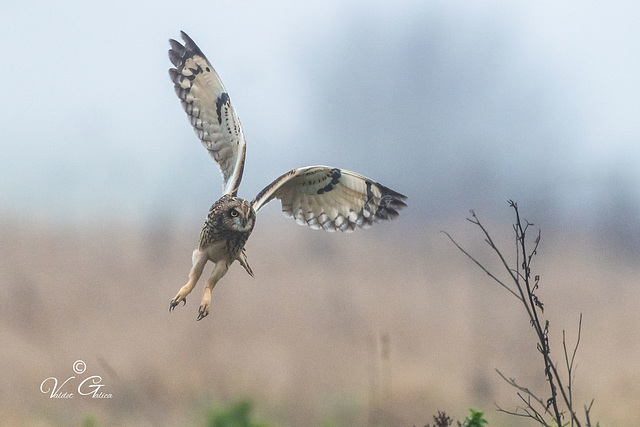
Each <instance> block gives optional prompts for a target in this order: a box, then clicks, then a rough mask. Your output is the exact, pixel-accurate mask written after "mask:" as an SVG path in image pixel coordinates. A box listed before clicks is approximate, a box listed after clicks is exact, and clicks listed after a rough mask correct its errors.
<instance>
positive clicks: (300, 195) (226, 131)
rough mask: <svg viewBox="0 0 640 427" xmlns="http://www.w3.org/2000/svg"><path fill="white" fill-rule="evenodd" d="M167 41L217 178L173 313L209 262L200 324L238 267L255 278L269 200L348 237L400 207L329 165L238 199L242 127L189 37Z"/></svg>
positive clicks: (398, 197)
mask: <svg viewBox="0 0 640 427" xmlns="http://www.w3.org/2000/svg"><path fill="white" fill-rule="evenodd" d="M181 35H182V38H183V39H184V41H185V43H184V45H182V44H181V43H180V42H177V41H176V40H173V39H171V40H169V43H170V44H171V49H170V50H169V59H170V60H171V62H172V63H173V65H174V66H175V68H171V69H169V76H170V77H171V81H173V83H174V85H175V91H176V94H177V95H178V98H180V101H181V103H182V107H183V108H184V111H186V113H187V116H188V117H189V121H190V122H191V125H192V126H193V129H194V131H195V133H196V134H197V135H198V138H200V141H201V142H202V145H204V147H205V148H206V149H207V151H208V152H209V155H210V156H211V157H212V158H213V160H215V162H216V163H217V164H218V167H219V168H220V172H221V173H222V188H223V190H222V192H223V195H222V197H221V198H220V199H219V200H218V201H217V202H215V203H214V204H213V206H211V209H210V210H209V214H208V215H207V219H206V221H205V223H204V226H203V227H202V231H201V232H200V241H199V243H198V248H197V249H196V250H195V251H193V256H192V261H193V266H192V268H191V271H190V273H189V281H188V282H187V284H186V285H184V286H183V287H182V288H180V290H179V291H178V294H177V295H176V296H175V298H173V299H172V300H171V302H170V304H169V312H171V311H172V310H173V309H174V308H175V307H176V306H177V305H178V304H179V303H180V302H182V303H183V304H186V301H187V300H186V298H187V295H189V293H190V292H191V291H192V290H193V288H194V286H195V285H196V283H197V282H198V279H199V278H200V276H201V275H202V271H203V269H204V266H205V264H206V263H207V261H211V262H213V263H214V264H215V266H214V268H213V271H212V273H211V276H210V277H209V278H208V279H207V284H206V286H205V289H204V294H203V296H202V303H201V304H200V308H199V310H198V319H197V320H201V319H203V318H205V317H206V316H207V315H208V314H209V305H210V304H211V291H212V290H213V288H214V286H215V285H216V283H218V281H219V280H220V279H221V278H222V277H223V276H224V275H225V273H226V272H227V270H228V269H229V266H231V264H233V262H234V261H238V262H239V263H240V265H242V267H244V269H245V270H246V271H247V273H249V275H251V276H253V271H252V270H251V267H250V266H249V263H248V261H247V256H246V254H245V250H244V245H245V243H246V242H247V239H248V238H249V236H250V235H251V232H252V231H253V227H254V226H255V222H256V213H257V212H258V211H259V210H260V208H262V207H263V206H264V205H265V204H267V203H268V202H270V201H271V200H273V199H279V200H280V201H281V203H282V212H283V213H284V215H285V216H287V217H290V218H294V219H295V221H296V222H297V223H298V224H301V225H308V226H309V227H311V228H312V229H315V230H320V229H323V230H327V231H335V230H340V231H344V232H351V231H353V230H355V228H356V227H360V228H368V227H369V226H371V225H372V224H373V223H374V222H377V221H380V220H387V219H393V218H395V217H397V216H398V210H399V209H401V208H403V207H404V206H406V204H405V203H404V201H403V200H405V199H406V196H404V195H402V194H400V193H398V192H396V191H393V190H391V189H389V188H387V187H385V186H383V185H381V184H380V183H377V182H375V181H373V180H371V179H369V178H367V177H365V176H362V175H360V174H357V173H355V172H351V171H348V170H345V169H340V168H334V167H329V166H307V167H303V168H297V169H292V170H290V171H289V172H287V173H285V174H284V175H282V176H280V177H279V178H277V179H276V180H275V181H273V182H272V183H271V184H269V185H267V186H266V187H265V188H264V189H263V190H262V191H260V192H259V193H258V195H257V196H256V197H254V198H253V200H251V201H247V200H244V199H241V198H239V197H237V194H238V187H239V186H240V181H241V180H242V172H243V170H244V161H245V156H246V150H247V146H246V142H245V138H244V134H243V132H242V126H241V125H240V121H239V120H238V117H237V115H236V112H235V110H234V108H233V106H232V104H231V100H230V99H229V95H228V94H227V91H226V89H225V88H224V85H223V84H222V81H221V80H220V77H218V74H217V73H216V71H215V70H214V69H213V67H212V66H211V63H210V62H209V61H208V60H207V58H206V57H205V56H204V54H203V53H202V51H201V50H200V49H199V48H198V46H196V44H195V43H194V42H193V40H191V38H190V37H189V36H188V35H187V34H185V33H184V32H181Z"/></svg>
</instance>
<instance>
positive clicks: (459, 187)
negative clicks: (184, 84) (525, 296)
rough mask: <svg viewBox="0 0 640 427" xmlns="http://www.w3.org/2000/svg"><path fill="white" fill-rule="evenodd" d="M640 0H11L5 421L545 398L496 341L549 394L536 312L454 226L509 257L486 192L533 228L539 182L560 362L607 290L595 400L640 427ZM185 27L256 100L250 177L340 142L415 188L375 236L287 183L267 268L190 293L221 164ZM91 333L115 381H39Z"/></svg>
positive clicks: (158, 420)
mask: <svg viewBox="0 0 640 427" xmlns="http://www.w3.org/2000/svg"><path fill="white" fill-rule="evenodd" d="M639 20H640V5H639V4H638V3H637V2H634V1H615V2H608V3H602V2H577V1H568V2H562V4H558V3H557V2H552V1H542V2H535V3H530V4H523V3H514V2H506V1H487V2H481V3H479V2H467V1H447V2H444V1H417V0H416V1H404V0H401V1H396V2H383V1H347V2H344V1H338V0H328V1H323V2H306V3H302V2H292V1H275V2H268V3H267V2H262V3H259V2H250V1H238V2H217V1H209V2H199V1H191V2H182V3H179V2H171V3H169V2H144V1H141V2H121V1H111V2H105V3H91V2H89V3H87V2H72V1H69V2H62V3H60V2H38V1H36V2H19V3H15V4H14V3H9V2H5V3H3V4H2V5H0V37H1V39H2V41H3V47H2V52H3V55H2V57H3V60H2V61H3V64H4V65H3V67H0V81H2V82H3V85H2V88H3V89H2V103H1V104H0V108H1V112H2V114H0V132H1V135H2V137H1V138H0V153H1V154H0V236H1V237H0V283H1V284H2V286H1V287H0V298H1V299H0V301H1V304H2V309H1V310H0V340H1V341H2V342H3V344H2V349H1V350H0V362H1V363H2V366H3V367H4V369H3V374H2V375H1V376H0V394H1V395H2V399H1V400H0V419H1V420H2V421H0V424H3V425H4V424H5V423H6V425H79V424H81V423H82V422H83V420H86V417H88V416H90V417H95V420H97V421H98V423H99V425H132V424H135V425H163V424H165V425H201V424H202V423H203V422H204V421H203V420H204V417H205V416H204V415H203V414H204V413H205V412H206V410H207V408H210V407H212V406H216V405H227V404H230V403H233V402H236V401H238V400H241V399H250V400H251V401H253V403H254V407H255V412H256V416H257V417H258V418H260V419H261V420H263V421H265V422H266V423H268V424H269V425H283V426H289V425H291V426H294V425H295V426H297V425H312V426H319V425H323V426H324V425H327V426H328V425H383V424H384V425H398V426H404V425H407V426H411V425H424V424H426V423H427V422H431V421H432V419H431V415H433V414H435V413H436V412H437V411H438V410H446V411H447V412H448V413H451V415H453V416H454V417H456V418H458V419H463V418H464V416H466V415H467V409H468V408H470V407H474V408H476V409H481V410H484V411H485V418H487V419H488V420H489V422H490V425H529V424H527V423H525V422H524V421H523V420H520V419H514V418H512V417H509V416H506V415H504V414H500V413H498V412H496V410H495V404H494V402H495V403H498V404H499V405H500V406H501V407H503V408H508V409H515V407H516V405H517V404H518V403H519V401H518V399H517V397H516V396H515V391H514V390H513V389H510V388H509V386H508V385H507V384H506V383H504V382H503V381H502V380H501V379H500V378H499V377H498V375H497V374H496V373H495V371H494V369H495V368H498V369H500V370H501V371H502V372H504V373H505V374H507V375H508V376H513V377H516V378H517V379H518V380H519V381H520V382H522V383H523V384H525V385H528V386H530V388H532V389H536V390H539V391H540V394H544V393H546V384H545V383H544V378H543V377H542V368H541V365H542V361H541V359H540V358H539V354H537V352H536V349H535V344H534V338H535V337H534V334H533V330H532V329H531V328H530V327H529V326H528V320H527V318H526V317H525V314H524V313H523V312H522V310H521V308H520V307H519V306H518V305H517V304H518V302H517V300H515V298H513V297H512V296H511V295H509V294H508V293H507V292H506V291H504V290H503V289H501V288H499V287H498V286H496V285H494V284H493V283H491V282H489V279H488V278H486V276H485V275H484V274H483V273H481V272H480V271H479V270H477V268H476V267H475V266H474V265H473V264H472V263H470V262H469V261H468V260H466V259H465V258H464V256H463V254H461V253H460V252H459V251H457V249H456V248H455V247H454V246H453V245H452V244H451V242H449V241H448V239H447V238H446V236H444V235H443V234H442V233H440V231H442V230H445V231H447V232H449V233H451V234H452V235H453V236H454V237H455V238H456V239H457V240H458V241H459V242H460V243H461V244H462V245H463V246H465V247H466V248H468V249H470V250H472V251H475V252H474V253H477V254H478V255H479V257H480V258H481V260H482V261H483V262H486V263H487V265H488V266H490V267H496V268H497V264H495V263H494V260H493V259H492V257H491V254H490V253H489V252H488V249H487V247H486V246H483V242H482V236H480V235H479V234H478V230H476V229H474V228H473V226H472V225H471V224H469V223H468V222H467V221H466V220H465V218H466V217H467V216H468V215H469V209H474V210H475V212H476V213H477V214H478V215H479V217H480V218H481V220H483V221H484V222H485V224H486V225H487V227H488V228H489V230H490V231H491V232H492V235H493V236H494V238H495V239H496V241H498V242H499V243H500V244H502V245H503V248H504V251H505V253H509V254H510V252H509V251H511V250H512V248H513V236H512V229H511V223H512V221H513V213H512V211H511V210H510V209H509V207H508V204H507V202H506V201H507V199H514V200H516V201H517V202H518V205H519V207H520V210H521V213H522V214H523V216H524V217H525V218H526V219H527V220H529V221H531V222H533V223H534V224H535V228H536V229H537V228H538V227H539V228H540V229H542V243H541V245H540V248H539V254H538V257H537V258H536V263H537V264H534V265H535V266H537V268H538V271H537V273H538V274H540V275H541V276H542V282H541V290H540V298H541V299H542V300H543V301H544V303H545V315H548V318H549V319H550V321H551V333H550V338H551V341H552V349H554V348H555V352H554V354H553V356H554V357H555V358H556V360H557V361H558V362H559V363H560V362H562V352H561V348H562V330H566V331H567V337H568V339H569V341H570V342H571V340H575V337H576V334H577V325H578V318H579V315H580V313H583V316H584V320H583V330H582V338H581V344H580V348H579V350H578V356H577V360H578V362H577V363H578V367H577V370H576V380H575V383H574V387H575V398H576V401H578V402H579V404H578V407H579V408H581V407H582V403H589V402H590V401H591V399H592V398H594V399H595V403H594V405H593V410H592V420H593V419H597V420H600V421H601V423H602V425H634V423H637V419H638V417H639V416H640V409H638V408H639V406H638V402H640V363H639V362H638V360H637V355H638V354H639V353H640V332H639V331H640V328H639V326H640V312H639V311H638V310H637V303H638V302H639V301H640V289H639V287H638V283H639V282H640V267H639V263H638V261H639V259H640V227H638V223H639V219H640V174H639V173H638V167H639V166H640V143H639V142H640V141H639V135H640V120H638V115H639V113H640V78H639V77H638V76H640V50H639V49H638V40H640V26H638V25H637V23H638V22H639ZM180 30H184V31H186V32H187V33H188V34H189V35H190V36H191V37H192V38H193V39H194V40H195V41H196V43H197V44H198V45H199V47H200V48H201V49H202V50H203V51H204V52H205V54H206V55H207V57H208V58H209V60H210V61H211V62H212V64H213V65H214V67H216V69H217V71H218V73H219V75H220V76H221V78H222V79H223V81H224V83H225V86H226V88H227V90H228V91H229V93H230V95H231V98H232V100H233V102H234V106H235V108H236V110H237V112H238V115H239V116H240V118H241V120H242V124H243V127H244V131H245V135H246V137H247V143H248V153H247V164H246V168H245V174H244V179H243V185H242V187H241V190H240V196H242V197H245V198H247V199H251V198H252V197H253V196H254V195H255V194H257V192H258V191H259V190H261V189H262V188H263V187H264V186H265V185H266V184H267V183H269V182H271V180H273V179H274V178H275V177H277V176H279V175H280V174H282V173H283V172H285V171H287V170H289V169H291V168H293V167H298V166H305V165H312V164H327V165H332V166H339V167H343V168H346V169H350V170H354V171H357V172H360V173H362V174H364V175H366V176H369V177H371V178H373V179H375V180H377V181H379V182H381V183H383V184H385V185H387V186H389V187H391V188H393V189H395V190H397V191H399V192H401V193H403V194H406V195H407V196H408V198H409V199H408V204H409V206H408V207H407V208H406V209H405V210H404V211H402V212H401V216H400V217H399V218H398V219H397V220H396V221H394V222H391V223H385V224H380V225H379V226H377V227H374V228H373V229H371V230H368V231H366V232H363V231H357V232H356V233H353V234H350V235H340V234H335V233H333V234H330V233H321V232H317V231H313V230H310V229H307V228H304V227H299V226H296V225H295V224H294V223H293V222H292V221H291V220H287V219H285V218H284V217H282V215H281V214H280V213H279V211H280V207H279V204H276V203H273V204H271V205H269V206H268V207H267V208H265V209H264V210H263V211H261V214H260V217H259V218H258V223H257V227H256V229H255V231H254V233H253V235H252V238H251V240H250V241H249V243H248V245H247V251H248V257H249V260H250V262H251V265H252V267H253V270H254V272H255V273H256V277H255V278H250V277H249V276H247V275H246V273H244V271H243V270H242V269H241V268H239V267H237V266H234V267H233V268H232V269H231V270H230V272H229V273H228V274H227V276H226V277H225V278H224V279H223V280H222V281H221V282H220V284H219V285H218V286H217V287H216V289H215V291H214V293H213V307H212V313H211V315H210V316H209V317H208V318H207V319H205V320H204V321H202V322H197V323H196V321H195V319H196V316H197V308H198V304H199V299H200V292H201V291H202V284H200V285H199V286H198V287H197V288H196V290H195V291H194V294H192V296H191V298H189V302H188V303H187V305H186V306H184V307H179V309H177V310H176V311H175V312H174V313H173V314H171V315H169V313H168V304H169V301H170V299H171V298H172V297H173V296H174V295H175V293H176V292H177V290H178V289H179V287H180V286H182V285H183V284H184V282H185V281H186V278H187V274H188V271H189V268H190V257H191V251H192V250H193V249H194V248H195V246H196V244H197V238H198V234H199V231H200V228H201V226H202V222H203V220H204V217H205V215H206V212H207V210H208V208H209V206H210V205H211V203H213V201H215V200H216V199H217V198H218V197H219V195H220V187H221V183H220V177H219V174H218V172H217V170H216V168H215V165H214V164H213V162H212V161H211V159H210V158H209V156H208V155H207V154H206V152H205V151H204V149H203V148H202V147H201V145H200V143H199V141H198V140H197V138H196V137H195V135H194V134H193V131H192V130H191V127H190V125H189V123H188V121H187V119H186V117H185V114H184V113H183V112H182V109H181V106H180V103H179V101H178V99H177V97H176V96H175V94H174V91H173V86H172V84H171V82H170V80H169V77H168V73H167V69H168V68H169V66H170V62H169V60H168V57H167V50H168V48H169V45H168V42H167V40H168V39H169V38H176V39H179V35H180V33H179V31H180ZM510 255H512V257H511V258H512V259H514V258H515V255H514V254H510ZM208 271H210V267H209V269H208V270H207V271H206V272H205V274H207V273H208ZM78 359H82V360H83V361H84V362H86V365H87V374H88V373H90V372H91V373H93V374H96V375H101V376H102V377H103V384H105V387H104V390H103V391H105V392H110V393H112V394H113V398H112V399H90V398H85V397H78V396H76V397H74V398H73V399H69V400H66V399H50V398H49V396H48V395H46V394H44V393H41V391H40V390H39V387H40V384H41V382H42V381H43V380H44V379H45V378H47V377H50V376H54V377H56V378H58V379H60V380H61V381H63V380H64V379H66V378H68V377H69V376H71V375H73V371H72V369H71V368H72V364H73V362H74V361H76V360H78ZM107 388H108V390H107ZM92 419H93V418H92ZM518 423H522V424H518Z"/></svg>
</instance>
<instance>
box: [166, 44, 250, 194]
mask: <svg viewBox="0 0 640 427" xmlns="http://www.w3.org/2000/svg"><path fill="white" fill-rule="evenodd" d="M181 35H182V38H183V39H184V41H185V43H184V45H182V44H181V43H180V42H177V41H176V40H173V39H171V40H169V43H170V44H171V49H170V50H169V59H170V60H171V62H172V63H173V65H174V66H175V68H171V69H169V76H170V77H171V80H172V81H173V83H174V86H175V91H176V94H177V95H178V98H180V101H181V102H182V107H183V108H184V111H185V112H186V113H187V116H188V117H189V121H190V122H191V125H192V126H193V129H194V131H195V132H196V135H198V138H200V141H201V142H202V145H203V146H204V147H205V148H206V149H207V151H208V152H209V154H210V155H211V157H212V158H213V159H214V160H215V162H216V163H217V164H218V166H219V167H220V171H221V173H222V178H223V184H222V188H223V193H224V194H231V195H234V196H235V195H236V194H237V192H238V187H239V186H240V181H241V180H242V170H243V168H244V158H245V153H246V144H245V139H244V134H243V132H242V127H241V125H240V121H239V120H238V117H237V115H236V112H235V110H234V108H233V106H232V105H231V100H230V99H229V95H228V94H227V91H226V89H225V88H224V85H223V84H222V81H221V80H220V77H218V74H217V73H216V71H215V70H214V69H213V67H212V66H211V63H210V62H209V61H208V60H207V58H206V57H205V56H204V54H203V53H202V51H201V50H200V49H199V48H198V46H197V45H196V44H195V43H194V42H193V40H191V38H190V37H189V36H188V35H187V34H186V33H184V32H183V31H181Z"/></svg>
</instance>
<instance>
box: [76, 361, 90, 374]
mask: <svg viewBox="0 0 640 427" xmlns="http://www.w3.org/2000/svg"><path fill="white" fill-rule="evenodd" d="M86 370H87V364H86V363H84V362H83V361H82V360H76V361H75V362H73V372H75V373H76V374H82V373H83V372H84V371H86Z"/></svg>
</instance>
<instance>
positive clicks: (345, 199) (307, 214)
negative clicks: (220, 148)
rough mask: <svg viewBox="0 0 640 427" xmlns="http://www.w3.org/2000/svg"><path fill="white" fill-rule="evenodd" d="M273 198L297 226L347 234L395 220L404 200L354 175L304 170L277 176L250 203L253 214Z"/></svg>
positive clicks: (316, 168)
mask: <svg viewBox="0 0 640 427" xmlns="http://www.w3.org/2000/svg"><path fill="white" fill-rule="evenodd" d="M274 198H275V199H280V201H281V202H282V212H283V213H284V215H285V216H287V217H291V218H295V220H296V222H297V223H298V224H300V225H305V224H306V225H308V226H310V227H311V228H313V229H316V230H319V229H321V228H322V229H325V230H327V231H335V230H340V231H345V232H351V231H353V230H355V228H356V226H358V227H361V228H368V227H369V226H371V225H372V224H373V223H374V222H377V221H379V220H386V219H393V218H395V217H397V216H398V210H400V209H401V208H403V207H405V206H406V204H405V203H404V201H403V200H406V198H407V197H406V196H404V195H402V194H400V193H397V192H395V191H393V190H391V189H390V188H387V187H385V186H384V185H381V184H379V183H377V182H375V181H373V180H371V179H369V178H367V177H365V176H362V175H360V174H357V173H355V172H351V171H348V170H345V169H339V168H332V167H328V166H307V167H304V168H298V169H293V170H291V171H289V172H287V173H285V174H284V175H282V176H280V177H279V178H278V179H276V180H275V181H273V182H272V183H271V184H269V185H268V186H267V187H266V188H264V189H263V190H262V191H261V192H260V193H258V195H257V196H256V197H255V198H254V199H253V200H252V201H251V203H252V205H253V208H254V209H255V211H256V212H257V211H258V210H259V209H260V208H261V207H262V206H264V205H265V204H267V203H268V202H270V201H271V200H273V199H274Z"/></svg>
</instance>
